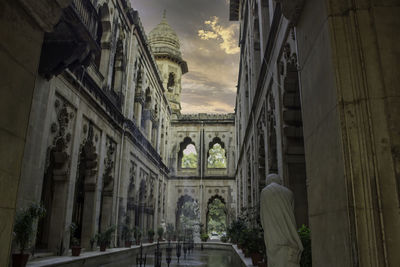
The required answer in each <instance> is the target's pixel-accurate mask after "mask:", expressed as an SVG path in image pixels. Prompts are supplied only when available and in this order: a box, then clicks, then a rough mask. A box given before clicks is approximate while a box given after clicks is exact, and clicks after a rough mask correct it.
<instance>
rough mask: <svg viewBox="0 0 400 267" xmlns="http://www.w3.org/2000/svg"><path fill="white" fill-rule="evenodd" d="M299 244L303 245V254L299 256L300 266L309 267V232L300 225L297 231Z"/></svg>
mask: <svg viewBox="0 0 400 267" xmlns="http://www.w3.org/2000/svg"><path fill="white" fill-rule="evenodd" d="M298 233H299V236H300V240H301V243H302V244H303V248H304V250H303V253H302V254H301V260H300V266H301V267H311V266H312V258H311V230H310V228H308V227H307V226H306V225H304V224H303V225H302V226H301V227H300V229H299V230H298Z"/></svg>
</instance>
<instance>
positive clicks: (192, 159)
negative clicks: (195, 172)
mask: <svg viewBox="0 0 400 267" xmlns="http://www.w3.org/2000/svg"><path fill="white" fill-rule="evenodd" d="M178 159H179V160H178V164H179V165H178V166H179V168H180V169H196V168H197V151H196V147H195V145H194V143H193V141H192V139H190V138H189V137H186V138H185V139H184V140H183V142H182V143H181V144H180V151H179V153H178Z"/></svg>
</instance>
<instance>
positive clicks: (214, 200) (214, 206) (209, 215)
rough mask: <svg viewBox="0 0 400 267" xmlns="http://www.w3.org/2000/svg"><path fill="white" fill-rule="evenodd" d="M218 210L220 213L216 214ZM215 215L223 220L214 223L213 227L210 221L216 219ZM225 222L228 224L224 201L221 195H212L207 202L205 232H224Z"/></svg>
mask: <svg viewBox="0 0 400 267" xmlns="http://www.w3.org/2000/svg"><path fill="white" fill-rule="evenodd" d="M218 210H219V211H218ZM218 212H220V213H222V214H221V215H218V214H216V213H218ZM213 217H214V218H213ZM216 217H219V219H222V220H223V221H222V222H221V223H220V224H217V225H215V227H214V225H210V221H215V219H217V218H216ZM211 223H212V222H211ZM212 224H213V223H212ZM227 224H228V210H227V207H226V201H225V199H224V198H223V197H222V196H220V195H214V196H212V197H211V198H210V199H209V200H208V202H207V212H206V228H205V229H206V231H207V233H211V232H213V231H215V232H225V231H226V226H227Z"/></svg>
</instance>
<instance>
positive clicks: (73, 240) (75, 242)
mask: <svg viewBox="0 0 400 267" xmlns="http://www.w3.org/2000/svg"><path fill="white" fill-rule="evenodd" d="M69 230H70V232H71V246H74V247H78V246H79V245H80V241H79V239H78V238H76V235H75V234H76V230H78V225H76V224H75V223H71V224H70V225H69Z"/></svg>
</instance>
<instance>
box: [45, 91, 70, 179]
mask: <svg viewBox="0 0 400 267" xmlns="http://www.w3.org/2000/svg"><path fill="white" fill-rule="evenodd" d="M61 102H62V103H61ZM54 107H55V109H56V112H57V122H53V123H52V124H51V129H50V131H51V132H52V133H55V134H56V135H55V137H54V139H53V144H52V146H51V147H50V148H49V156H50V158H49V159H50V161H48V162H47V167H50V164H52V165H51V168H52V172H53V180H54V181H66V180H67V178H68V173H69V159H70V156H69V154H68V151H67V150H68V144H69V143H70V141H71V134H70V133H69V130H71V127H72V126H71V123H70V122H71V121H70V114H71V113H72V111H71V107H70V106H69V105H68V104H67V103H66V102H65V101H61V100H60V99H56V101H55V103H54Z"/></svg>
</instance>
